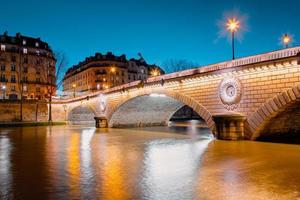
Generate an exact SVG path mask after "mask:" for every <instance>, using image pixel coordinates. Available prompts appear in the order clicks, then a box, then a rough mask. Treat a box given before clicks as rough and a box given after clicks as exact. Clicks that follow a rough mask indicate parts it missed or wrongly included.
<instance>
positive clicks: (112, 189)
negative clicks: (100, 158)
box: [102, 145, 128, 200]
mask: <svg viewBox="0 0 300 200" xmlns="http://www.w3.org/2000/svg"><path fill="white" fill-rule="evenodd" d="M106 154H107V159H106V160H105V163H104V167H103V174H104V177H103V193H102V194H103V199H107V200H109V199H111V200H115V199H128V193H127V192H128V191H127V190H126V184H125V180H124V177H123V175H124V174H125V172H123V170H124V169H123V168H124V167H125V166H123V165H122V164H123V159H122V152H121V150H120V149H119V147H118V146H117V145H114V146H109V147H108V148H107V149H106ZM108 191H109V192H108Z"/></svg>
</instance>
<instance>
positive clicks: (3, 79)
mask: <svg viewBox="0 0 300 200" xmlns="http://www.w3.org/2000/svg"><path fill="white" fill-rule="evenodd" d="M0 80H1V82H6V79H5V74H1V78H0Z"/></svg>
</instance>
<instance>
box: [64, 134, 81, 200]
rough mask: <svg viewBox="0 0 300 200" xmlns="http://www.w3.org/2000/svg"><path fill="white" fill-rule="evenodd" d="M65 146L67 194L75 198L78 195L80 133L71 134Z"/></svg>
mask: <svg viewBox="0 0 300 200" xmlns="http://www.w3.org/2000/svg"><path fill="white" fill-rule="evenodd" d="M66 148H67V163H68V164H67V173H68V182H69V184H68V185H69V192H70V194H69V196H70V197H71V198H72V199H75V198H76V197H78V196H80V189H79V188H80V182H79V180H80V157H79V156H80V134H78V133H74V134H71V136H70V143H69V145H67V146H66Z"/></svg>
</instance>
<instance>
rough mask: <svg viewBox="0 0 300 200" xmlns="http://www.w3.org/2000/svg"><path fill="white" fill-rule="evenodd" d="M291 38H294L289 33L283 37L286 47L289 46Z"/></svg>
mask: <svg viewBox="0 0 300 200" xmlns="http://www.w3.org/2000/svg"><path fill="white" fill-rule="evenodd" d="M291 40H292V38H291V36H289V35H288V34H284V35H283V37H282V42H283V44H284V45H285V46H286V48H287V47H288V46H289V44H290V42H291Z"/></svg>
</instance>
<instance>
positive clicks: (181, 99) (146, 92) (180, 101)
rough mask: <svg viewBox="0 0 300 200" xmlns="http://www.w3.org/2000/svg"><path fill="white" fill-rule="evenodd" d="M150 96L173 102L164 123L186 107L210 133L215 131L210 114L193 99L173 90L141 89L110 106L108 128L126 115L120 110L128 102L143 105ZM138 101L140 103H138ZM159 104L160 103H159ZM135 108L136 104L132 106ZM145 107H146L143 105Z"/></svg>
mask: <svg viewBox="0 0 300 200" xmlns="http://www.w3.org/2000/svg"><path fill="white" fill-rule="evenodd" d="M152 94H155V95H157V96H160V95H165V97H166V98H168V99H171V100H173V101H172V102H171V103H170V104H172V103H173V104H174V105H171V106H170V105H169V106H170V107H169V110H167V116H164V119H165V121H169V119H170V118H171V117H172V116H173V114H174V113H175V112H176V111H177V110H179V109H180V108H181V107H182V106H184V105H187V106H189V107H191V108H192V109H193V110H194V111H195V112H196V113H197V114H198V115H199V116H200V117H201V118H203V120H204V121H205V122H206V124H207V125H208V127H209V128H210V130H211V131H212V132H214V129H215V123H214V122H213V120H212V115H211V113H210V112H209V111H208V110H207V109H206V108H205V107H204V106H202V105H201V104H199V103H198V102H197V101H196V100H195V99H193V98H191V97H189V96H186V95H184V94H182V93H179V92H176V91H174V90H170V89H165V88H151V89H150V88H147V87H146V88H143V90H137V91H135V92H130V94H123V95H125V96H124V98H123V99H122V101H121V102H119V103H118V104H116V105H114V106H111V108H110V110H109V112H108V113H107V115H106V116H107V119H108V121H109V125H110V126H114V124H115V123H116V121H117V118H116V116H121V115H122V114H126V113H125V110H122V107H124V106H126V104H127V105H128V104H129V103H130V101H135V100H136V102H134V103H143V102H142V101H143V100H145V99H146V98H147V97H150V96H151V95H152ZM139 101H140V102H139ZM160 103H161V102H160ZM134 105H135V106H137V104H134ZM145 106H146V105H145ZM148 106H151V105H148Z"/></svg>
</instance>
